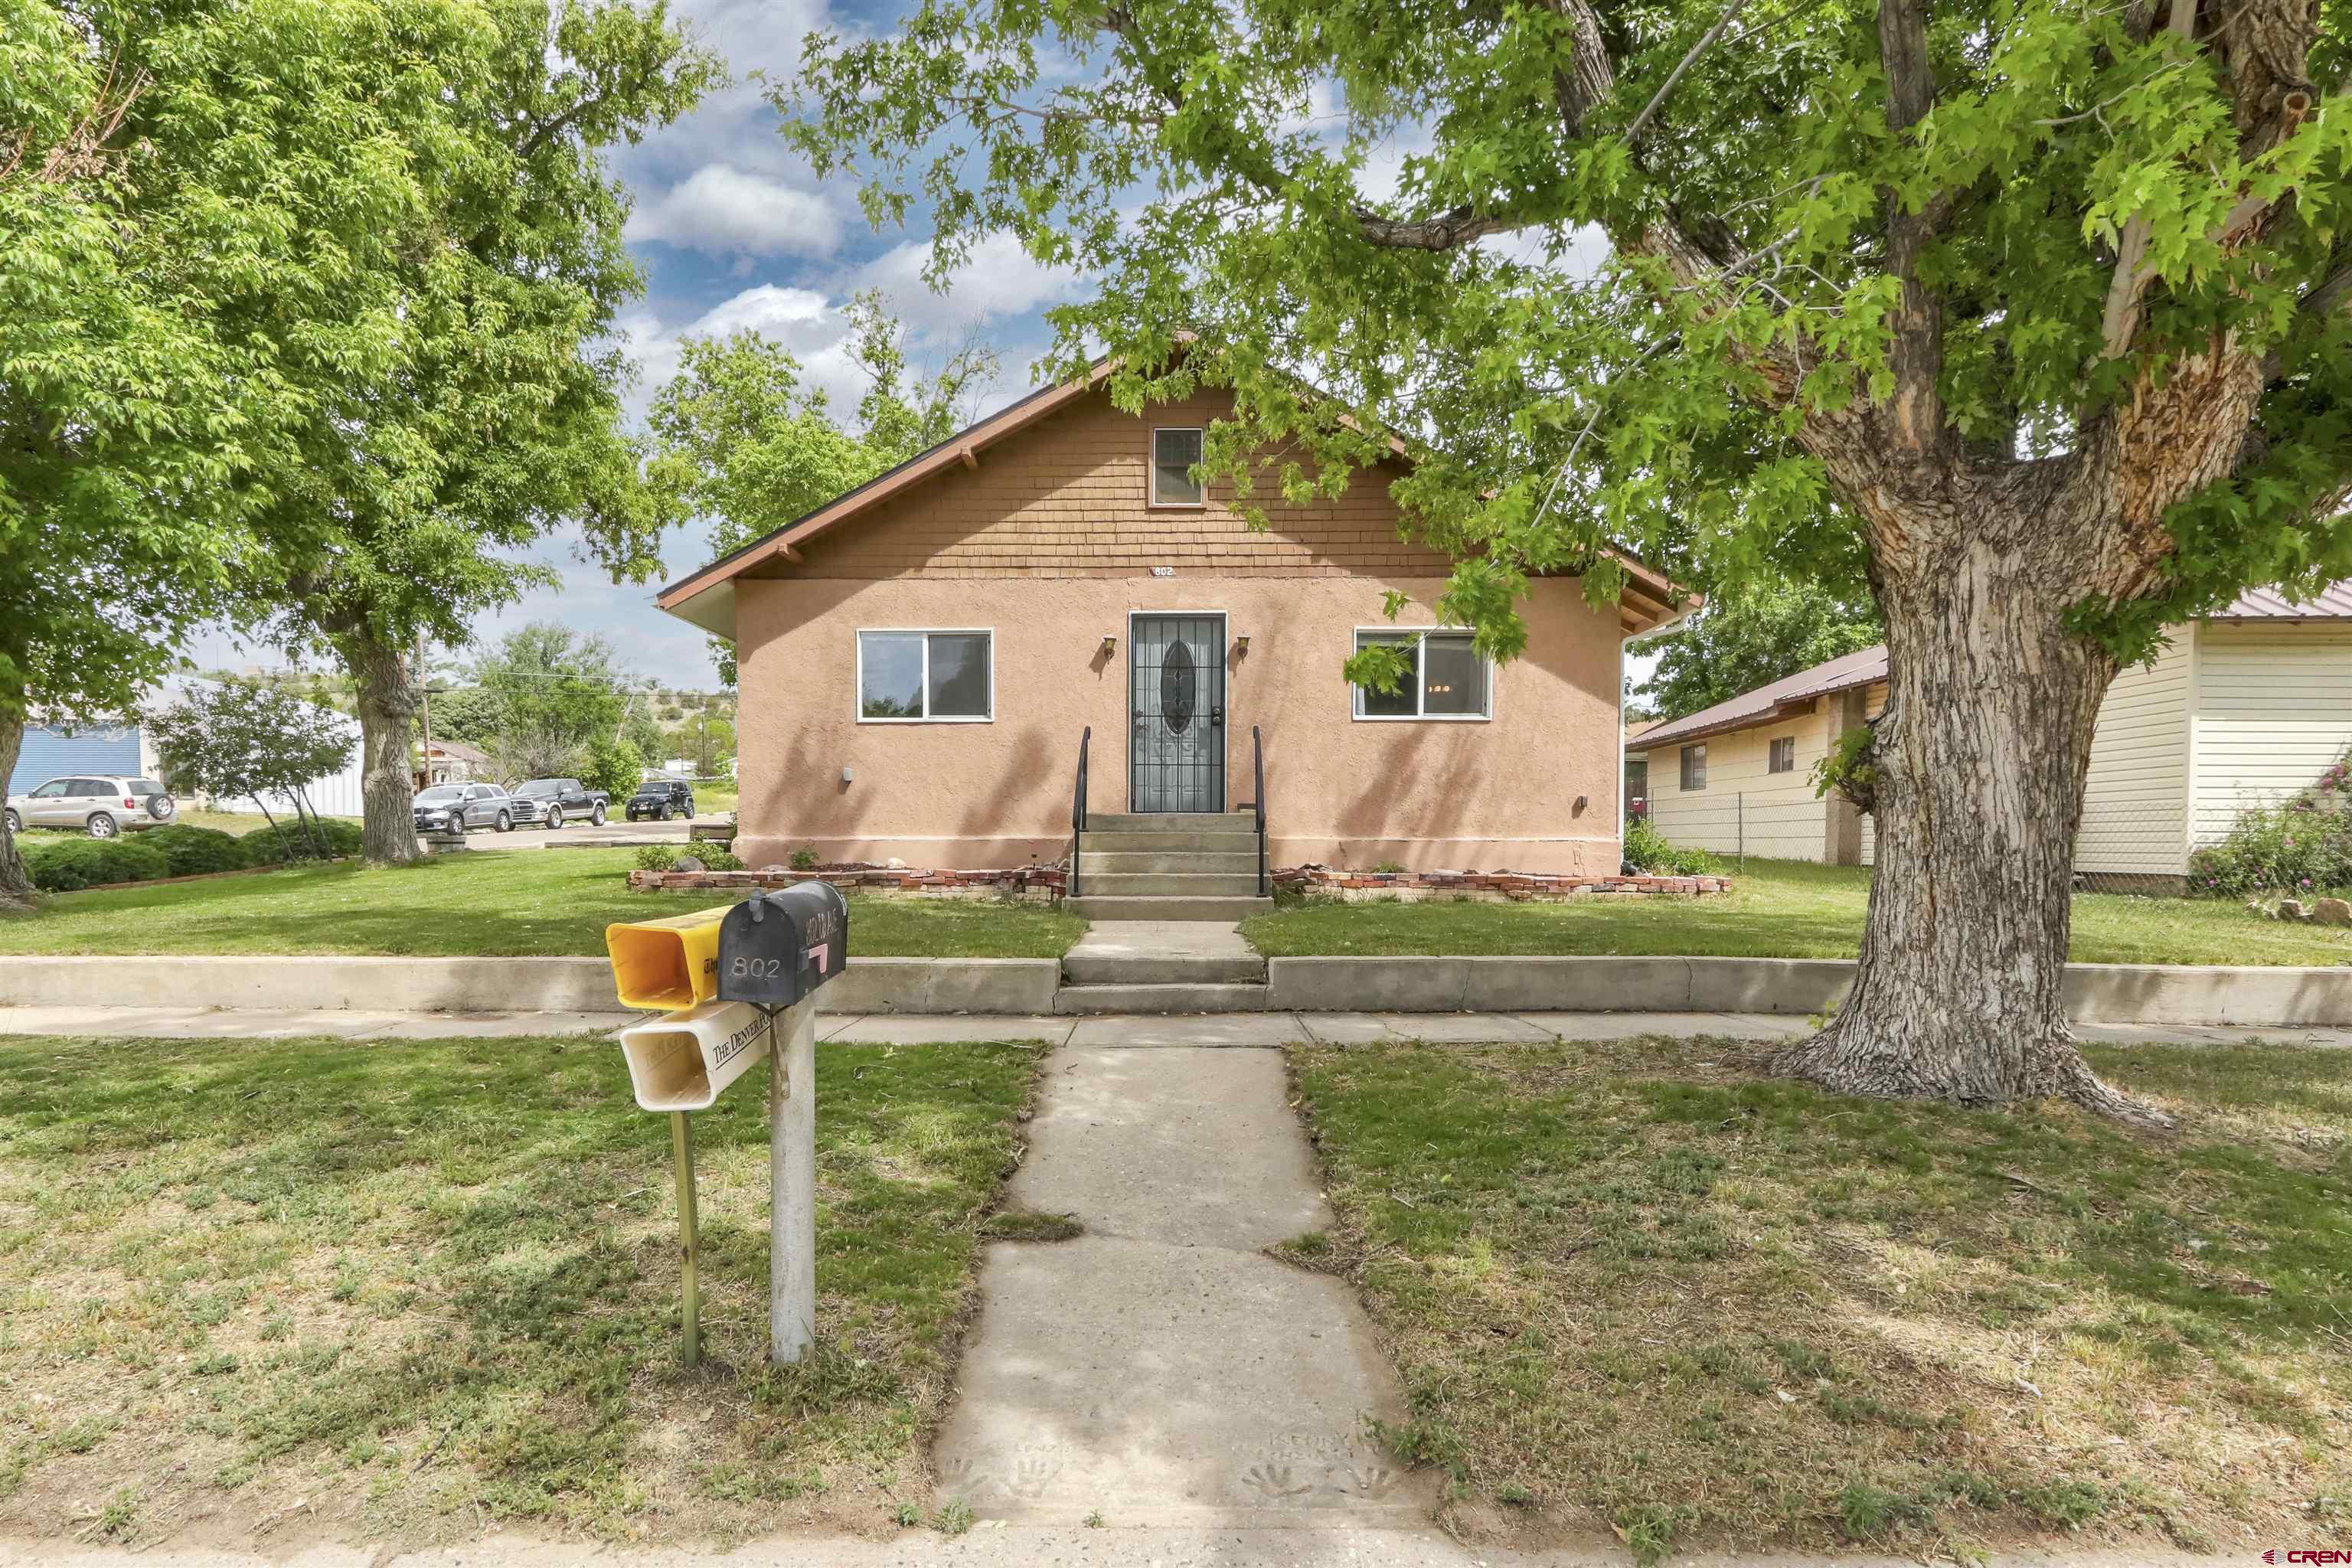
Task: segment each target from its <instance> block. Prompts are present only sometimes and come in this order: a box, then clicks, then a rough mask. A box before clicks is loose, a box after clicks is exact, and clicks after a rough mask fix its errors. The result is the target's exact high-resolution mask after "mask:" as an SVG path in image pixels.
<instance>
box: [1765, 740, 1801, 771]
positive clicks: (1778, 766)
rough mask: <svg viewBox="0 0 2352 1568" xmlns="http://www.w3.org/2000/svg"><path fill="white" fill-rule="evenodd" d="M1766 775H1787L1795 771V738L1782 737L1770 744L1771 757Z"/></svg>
mask: <svg viewBox="0 0 2352 1568" xmlns="http://www.w3.org/2000/svg"><path fill="white" fill-rule="evenodd" d="M1765 771H1766V772H1767V773H1794V772H1796V771H1797V737H1795V736H1794V735H1783V736H1781V737H1780V739H1778V740H1776V741H1774V742H1772V756H1771V760H1770V761H1769V763H1767V765H1766V768H1765Z"/></svg>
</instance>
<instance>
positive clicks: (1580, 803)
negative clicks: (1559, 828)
mask: <svg viewBox="0 0 2352 1568" xmlns="http://www.w3.org/2000/svg"><path fill="white" fill-rule="evenodd" d="M1591 804H1592V797H1591V795H1578V796H1577V797H1576V804H1575V805H1573V806H1571V807H1570V809H1569V815H1570V816H1583V815H1584V808H1585V807H1586V806H1588V805H1591Z"/></svg>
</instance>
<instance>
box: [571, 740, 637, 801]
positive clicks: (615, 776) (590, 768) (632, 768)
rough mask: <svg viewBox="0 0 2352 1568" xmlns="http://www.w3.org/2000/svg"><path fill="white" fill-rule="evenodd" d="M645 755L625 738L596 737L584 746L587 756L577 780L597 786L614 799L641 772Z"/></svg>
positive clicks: (628, 790) (630, 789)
mask: <svg viewBox="0 0 2352 1568" xmlns="http://www.w3.org/2000/svg"><path fill="white" fill-rule="evenodd" d="M645 771H646V759H645V757H644V755H643V754H642V753H640V752H638V750H637V748H636V747H635V746H634V745H632V744H631V743H630V742H627V741H599V742H595V743H594V744H593V745H591V746H590V747H589V748H588V760H587V763H586V764H585V765H584V766H583V768H582V770H581V774H580V777H581V782H583V784H587V785H589V786H590V787H591V788H593V789H601V790H603V791H604V793H605V794H606V795H610V796H612V797H613V798H614V800H621V799H624V798H625V797H626V796H627V795H630V794H631V793H632V792H634V791H635V789H636V787H637V780H638V779H639V778H641V777H643V776H644V774H645Z"/></svg>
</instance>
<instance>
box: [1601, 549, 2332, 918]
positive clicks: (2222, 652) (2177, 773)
mask: <svg viewBox="0 0 2352 1568" xmlns="http://www.w3.org/2000/svg"><path fill="white" fill-rule="evenodd" d="M1885 701H1886V649H1885V647H1874V648H1866V649H1864V650H1863V651H1862V652H1860V653H1853V654H1848V655H1846V656H1845V657H1844V658H1835V659H1832V660H1830V662H1828V663H1827V664H1822V665H1817V666H1815V667H1814V668H1811V669H1809V670H1805V671H1803V672H1801V674H1797V675H1792V676H1790V677H1789V678H1788V679H1785V680H1780V681H1775V682H1773V683H1772V684H1771V685H1769V686H1764V687H1759V688H1758V689H1756V690H1754V691H1749V692H1746V693H1743V694H1742V695H1740V696H1738V697H1735V698H1733V699H1731V700H1729V701H1727V702H1719V703H1717V704H1716V705H1715V706H1714V707H1712V708H1708V709H1704V710H1701V711H1699V712H1696V713H1693V714H1690V715H1688V716H1687V717H1685V718H1682V719H1677V720H1675V721H1673V722H1672V723H1667V724H1661V725H1659V726H1657V727H1656V728H1655V729H1653V730H1649V731H1644V732H1643V734H1642V735H1641V736H1640V737H1639V738H1638V739H1637V740H1636V741H1635V742H1633V744H1634V745H1635V746H1637V747H1638V748H1639V753H1638V754H1641V755H1643V756H1645V757H1646V758H1647V760H1648V764H1649V768H1648V773H1649V790H1650V819H1651V820H1652V821H1653V822H1654V823H1655V824H1656V825H1657V827H1658V830H1659V832H1660V833H1662V834H1664V836H1665V837H1666V839H1667V840H1668V841H1669V842H1671V843H1674V844H1678V845H1685V846H1689V847H1697V848H1703V849H1711V850H1716V851H1719V852H1722V853H1727V854H1728V853H1739V852H1742V851H1744V852H1745V853H1747V854H1749V855H1765V856H1774V857H1779V858H1787V859H1799V860H1822V861H1826V862H1829V863H1831V864H1833V865H1845V866H1852V865H1864V866H1866V865H1869V864H1870V863H1871V860H1872V852H1873V843H1872V835H1871V825H1870V819H1869V818H1868V817H1867V816H1864V815H1863V814H1861V813H1859V812H1857V811H1855V810H1854V809H1853V807H1852V806H1851V805H1847V804H1846V803H1845V802H1843V800H1840V799H1838V798H1837V797H1835V796H1832V797H1830V798H1829V799H1826V800H1824V799H1821V798H1817V797H1816V796H1815V795H1814V794H1813V784H1812V776H1811V775H1812V767H1813V764H1814V763H1816V762H1818V761H1820V760H1821V758H1822V756H1824V755H1826V754H1827V752H1828V751H1829V748H1830V746H1831V745H1832V743H1833V742H1835V740H1836V738H1837V736H1838V735H1839V734H1841V733H1842V732H1843V731H1845V730H1847V729H1850V728H1852V727H1853V726H1854V725H1857V724H1861V723H1864V722H1865V721H1868V720H1870V719H1873V718H1875V717H1876V716H1877V714H1878V711H1879V710H1880V709H1881V708H1882V707H1884V706H1885ZM2347 748H2352V581H2346V582H2342V583H2337V584H2334V585H2333V586H2331V587H2329V588H2327V589H2326V590H2325V591H2324V592H2322V593H2321V594H2320V595H2318V596H2317V597H2316V598H2315V599H2314V600H2312V601H2311V602H2310V603H2308V604H2290V603H2288V602H2287V601H2286V600H2284V599H2282V598H2280V597H2279V596H2278V595H2276V594H2273V593H2270V592H2268V591H2266V590H2263V589H2256V590H2252V591H2251V592H2249V593H2247V594H2245V595H2242V596H2241V597H2240V598H2239V599H2238V600H2237V601H2236V602H2235V603H2234V604H2232V605H2230V607H2229V608H2228V609H2226V610H2223V611H2221V613H2220V614H2218V615H2214V616H2207V617H2205V618H2203V619H2201V620H2197V621H2192V622H2190V623H2189V624H2188V625H2186V626H2175V627H2173V628H2172V630H2171V631H2170V632H2169V633H2168V634H2167V639H2166V643H2165V646H2164V647H2163V648H2162V650H2161V651H2160V652H2159V653H2158V656H2157V658H2156V660H2155V662H2154V663H2153V664H2149V665H2142V666H2134V667H2133V668H2129V669H2126V670H2124V671H2123V672H2122V673H2121V674H2119V675H2117V676H2116V679H2115V683H2114V684H2113V685H2111V686H2109V687H2108V688H2107V695H2106V699H2105V701H2104V702H2102V703H2101V704H2100V707H2099V721H2098V729H2097V731H2096V733H2095V735H2094V737H2093V739H2092V742H2091V763H2090V773H2089V778H2088V781H2087V783H2086V784H2085V786H2084V796H2083V826H2082V828H2081V831H2080V832H2079V833H2078V834H2077V836H2076V837H2075V840H2074V868H2075V869H2076V870H2077V871H2081V872H2085V873H2090V874H2095V875H2096V876H2098V877H2099V879H2100V883H2101V885H2103V886H2113V887H2123V888H2135V889H2146V890H2147V891H2150V892H2159V891H2178V890H2179V889H2180V888H2181V887H2182V886H2183V885H2184V879H2185V877H2186V874H2187V871H2188V862H2189V855H2190V853H2191V852H2193V851H2194V850H2196V849H2197V848H2198V847H2201V846H2203V845H2207V844H2211V843H2214V842H2216V841H2218V840H2219V839H2221V837H2223V836H2224V835H2226V834H2227V833H2228V832H2229V830H2230V825H2231V823H2232V822H2233V821H2235V820H2236V818H2237V816H2238V814H2239V813H2240V812H2241V811H2243V810H2245V809H2246V808H2248V807H2249V806H2255V805H2276V804H2277V803H2278V802H2280V801H2282V800H2284V799H2285V798H2287V797H2288V796H2290V795H2294V794H2296V793H2297V792H2299V791H2302V790H2305V789H2308V788H2310V787H2311V785H2312V784H2314V783H2315V781H2316V780H2317V779H2318V777H2319V775H2320V774H2321V773H2325V772H2326V770H2327V768H2328V767H2329V765H2330V764H2332V763H2335V762H2336V759H2337V758H2339V757H2341V756H2343V755H2344V753H2345V752H2346V750H2347Z"/></svg>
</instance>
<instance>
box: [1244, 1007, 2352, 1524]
mask: <svg viewBox="0 0 2352 1568" xmlns="http://www.w3.org/2000/svg"><path fill="white" fill-rule="evenodd" d="M1760 1049H1761V1047H1743V1046H1739V1045H1736V1044H1734V1043H1732V1042H1729V1041H1724V1040H1715V1041H1706V1040H1701V1041H1696V1042H1685V1041H1670V1040H1662V1039H1647V1040H1639V1041H1630V1042H1620V1043H1611V1044H1604V1045H1580V1046H1559V1047H1529V1046H1512V1047H1427V1046H1400V1047H1371V1048H1349V1049H1346V1050H1339V1049H1324V1048H1313V1049H1309V1048H1301V1049H1298V1050H1297V1051H1296V1052H1295V1054H1294V1057H1293V1068H1294V1072H1295V1075H1296V1079H1297V1086H1298V1090H1299V1094H1300V1099H1301V1104H1302V1107H1303V1112H1304V1114H1305V1115H1306V1116H1307V1120H1308V1121H1309V1124H1310V1126H1311V1128H1312V1130H1313V1132H1314V1136H1315V1139H1316V1142H1317V1147H1318V1150H1319V1152H1320V1154H1321V1158H1322V1160H1323V1162H1324V1166H1325V1177H1326V1184H1327V1190H1328V1194H1329V1195H1330V1199H1331V1203H1332V1205H1333V1208H1334V1210H1335V1211H1336V1213H1337V1214H1338V1215H1339V1223H1338V1226H1337V1228H1336V1229H1334V1230H1333V1231H1332V1232H1330V1233H1328V1234H1318V1235H1314V1236H1310V1237H1303V1238H1301V1239H1300V1240H1299V1241H1297V1242H1294V1243H1292V1244H1290V1245H1289V1247H1286V1248H1285V1249H1283V1250H1284V1252H1285V1254H1286V1256H1288V1257H1290V1258H1293V1260H1295V1261H1297V1262H1300V1263H1302V1264H1304V1265H1305V1266H1307V1267H1313V1268H1325V1269H1328V1270H1330V1271H1332V1272H1334V1273H1338V1274H1339V1275H1341V1276H1342V1277H1344V1278H1347V1279H1351V1280H1352V1281H1354V1282H1355V1284H1356V1285H1357V1287H1358V1288H1359V1289H1360V1291H1361V1293H1362V1296H1363V1299H1364V1300H1365V1301H1366V1303H1367V1305H1368V1307H1369V1309H1370V1311H1371V1313H1372V1316H1373V1319H1374V1321H1375V1323H1376V1325H1377V1327H1378V1330H1379V1333H1380V1336H1381V1341H1382V1342H1383V1343H1384V1345H1385V1346H1386V1348H1387V1350H1388V1352H1389V1353H1390V1354H1391V1356H1392V1358H1393V1359H1394V1361H1395V1363H1396V1366H1397V1369H1398V1372H1399V1373H1400V1375H1401V1377H1402V1382H1403V1384H1404V1389H1405V1396H1406V1401H1407V1406H1408V1409H1409V1412H1410V1415H1409V1417H1408V1419H1407V1420H1406V1422H1405V1424H1404V1425H1402V1426H1399V1427H1397V1428H1395V1429H1394V1430H1392V1431H1389V1432H1388V1433H1387V1434H1386V1436H1388V1437H1389V1438H1390V1440H1391V1443H1392V1444H1393V1446H1394V1447H1396V1448H1397V1449H1398V1450H1399V1451H1400V1452H1401V1453H1402V1454H1404V1455H1406V1456H1408V1457H1411V1458H1416V1459H1419V1460H1423V1461H1425V1462H1428V1463H1431V1464H1433V1465H1436V1466H1438V1467H1440V1468H1443V1469H1444V1471H1446V1472H1447V1473H1448V1476H1449V1481H1450V1484H1449V1487H1448V1491H1447V1501H1446V1507H1447V1509H1448V1510H1449V1512H1450V1514H1451V1516H1452V1518H1451V1522H1452V1523H1453V1524H1454V1527H1455V1528H1456V1529H1457V1530H1459V1531H1461V1532H1463V1533H1464V1534H1465V1535H1469V1536H1472V1537H1474V1538H1475V1537H1479V1536H1488V1537H1496V1538H1502V1539H1507V1540H1510V1541H1513V1542H1515V1543H1517V1544H1521V1545H1540V1544H1544V1543H1547V1542H1556V1541H1579V1540H1590V1539H1591V1538H1593V1537H1594V1536H1596V1535H1598V1536H1601V1537H1602V1538H1604V1539H1605V1538H1606V1535H1607V1534H1608V1533H1609V1532H1612V1531H1613V1532H1614V1533H1615V1534H1616V1535H1617V1536H1618V1537H1619V1538H1621V1539H1622V1540H1624V1541H1625V1542H1627V1543H1628V1544H1629V1545H1631V1546H1632V1547H1633V1549H1634V1550H1635V1552H1636V1553H1637V1554H1639V1555H1642V1556H1643V1557H1654V1556H1658V1555H1662V1554H1664V1553H1666V1552H1675V1551H1682V1550H1721V1551H1727V1552H1747V1551H1752V1550H1762V1549H1768V1548H1769V1549H1776V1550H1797V1551H1811V1550H1819V1549H1848V1550H1851V1549H1853V1548H1857V1547H1867V1548H1870V1549H1872V1550H1874V1551H1879V1552H1889V1553H1893V1554H1895V1555H1898V1556H1904V1557H1916V1558H1917V1559H1918V1560H1920V1561H1930V1560H1947V1559H1950V1558H1957V1559H1958V1560H1959V1561H1964V1562H1965V1561H1969V1560H1971V1554H1972V1553H1974V1552H1977V1551H1979V1550H1980V1549H1982V1548H1984V1547H1986V1546H1995V1547H2002V1546H2022V1545H2034V1544H2039V1545H2042V1546H2047V1547H2052V1548H2055V1549H2057V1550H2061V1551H2063V1550H2067V1549H2069V1545H2070V1543H2082V1544H2087V1543H2088V1542H2093V1541H2098V1540H2103V1539H2115V1540H2120V1541H2126V1542H2133V1543H2136V1544H2139V1545H2143V1546H2153V1545H2159V1544H2167V1543H2168V1544H2171V1545H2178V1546H2185V1547H2189V1548H2192V1549H2195V1550H2200V1551H2218V1552H2226V1553H2228V1554H2230V1555H2231V1556H2232V1557H2239V1556H2244V1557H2245V1560H2248V1561H2251V1560H2252V1559H2251V1556H2250V1555H2248V1554H2250V1553H2252V1552H2255V1551H2258V1550H2260V1549H2261V1548H2263V1547H2264V1546H2266V1545H2270V1544H2273V1543H2275V1542H2278V1541H2281V1540H2289V1539H2298V1538H2308V1539H2312V1540H2320V1539H2323V1538H2327V1537H2332V1536H2340V1535H2341V1534H2342V1533H2343V1531H2344V1528H2345V1523H2346V1520H2347V1512H2352V1317H2347V1310H2352V1309H2347V1303H2352V1207H2347V1205H2352V1052H2343V1051H2320V1050H2310V1049H2303V1050H2296V1049H2291V1048H2283V1047H2192V1048H2158V1047H2131V1048H2116V1049H2105V1050H2094V1051H2093V1052H2092V1053H2091V1056H2092V1058H2093V1060H2094V1061H2095V1064H2096V1065H2097V1066H2098V1068H2100V1070H2101V1071H2102V1072H2103V1073H2105V1074H2107V1075H2109V1076H2110V1077H2112V1078H2113V1079H2116V1080H2117V1081H2120V1082H2121V1083H2123V1084H2125V1085H2127V1086H2128V1087H2129V1088H2130V1089H2131V1090H2132V1091H2133V1092H2134V1093H2136V1094H2138V1095H2141V1096H2144V1097H2146V1098H2147V1099H2150V1100H2154V1101H2156V1102H2157V1103H2159V1104H2162V1105H2164V1106H2166V1107H2168V1109H2170V1110H2174V1111H2175V1112H2176V1113H2178V1114H2179V1116H2180V1117H2181V1119H2182V1121H2183V1130H2182V1131H2181V1133H2180V1134H2179V1136H2178V1137H2176V1138H2167V1139H2162V1140H2154V1139H2145V1138H2141V1137H2137V1136H2135V1135H2132V1134H2130V1133H2127V1132H2125V1131H2120V1130H2118V1129H2117V1128H2116V1127H2115V1126H2113V1125H2112V1124H2109V1123H2105V1122H2102V1121H2094V1120H2091V1119H2087V1118H2085V1117H2084V1116H2083V1115H2080V1114H2078V1113H2075V1112H2074V1111H2072V1110H2068V1109H2066V1108H2063V1107H2036V1108H2031V1109H2028V1110H2022V1111H2020V1112H2017V1113H2015V1114H2013V1115H2010V1114H1993V1113H1980V1112H1963V1111H1955V1110H1947V1109H1943V1108H1940V1107H1922V1106H1904V1105H1892V1104H1886V1103H1883V1102H1877V1101H1864V1100H1843V1099H1838V1098H1834V1097H1832V1096H1829V1095H1825V1094H1823V1093H1821V1092H1819V1091H1817V1090H1815V1089H1810V1088H1807V1087H1803V1086H1801V1085H1798V1084H1795V1083H1792V1082H1788V1081H1781V1080H1775V1079H1769V1078H1765V1077H1762V1076H1760V1073H1761V1068H1762V1065H1763V1064H1762V1061H1761V1060H1760V1058H1759V1057H1758V1056H1756V1055H1755V1054H1754V1053H1756V1052H1758V1051H1759V1050H1760Z"/></svg>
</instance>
